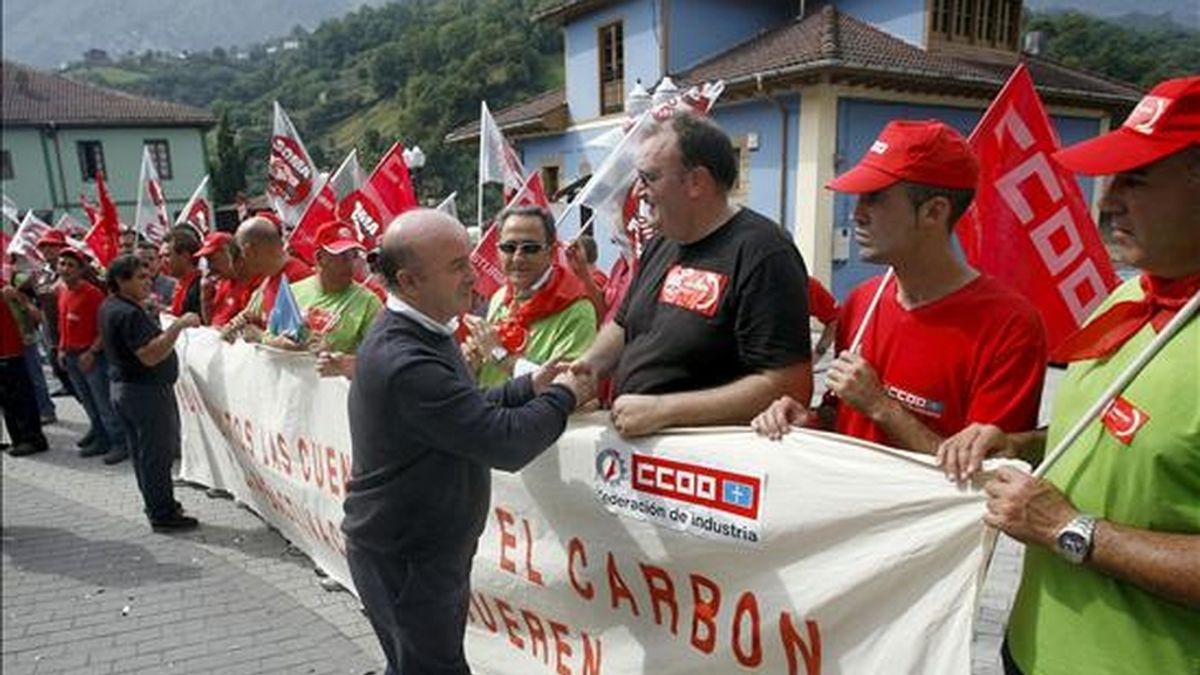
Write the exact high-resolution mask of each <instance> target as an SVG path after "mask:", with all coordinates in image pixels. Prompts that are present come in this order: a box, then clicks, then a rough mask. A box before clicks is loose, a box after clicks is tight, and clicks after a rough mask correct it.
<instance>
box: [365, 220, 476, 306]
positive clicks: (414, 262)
mask: <svg viewBox="0 0 1200 675" xmlns="http://www.w3.org/2000/svg"><path fill="white" fill-rule="evenodd" d="M460 241H466V242H468V245H469V242H470V239H469V237H468V236H467V229H466V228H465V227H463V225H462V223H460V222H458V221H457V220H455V219H454V217H453V216H450V215H449V214H447V213H445V212H442V211H438V210H436V209H413V210H411V211H405V212H404V213H402V214H400V215H399V216H396V219H395V220H393V221H392V222H391V224H390V225H388V227H387V229H386V230H385V231H384V233H383V244H382V246H381V250H380V253H381V255H380V269H381V271H382V273H383V277H384V280H385V283H386V284H387V286H388V288H389V289H391V290H396V289H395V288H394V286H393V284H395V283H396V272H398V271H400V270H406V271H409V272H420V270H421V267H422V266H423V265H425V264H427V263H428V261H429V259H430V257H431V254H433V253H436V252H437V251H439V250H446V249H447V248H448V247H452V246H454V245H456V244H457V243H458V242H460Z"/></svg>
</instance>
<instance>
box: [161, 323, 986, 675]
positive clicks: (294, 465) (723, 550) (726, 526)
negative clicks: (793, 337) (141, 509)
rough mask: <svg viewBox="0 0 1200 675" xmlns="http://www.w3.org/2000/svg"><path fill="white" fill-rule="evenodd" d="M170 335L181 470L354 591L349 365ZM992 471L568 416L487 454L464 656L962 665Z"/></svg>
mask: <svg viewBox="0 0 1200 675" xmlns="http://www.w3.org/2000/svg"><path fill="white" fill-rule="evenodd" d="M176 349H177V353H178V355H179V365H180V375H179V380H178V383H177V384H176V392H177V393H178V400H179V408H180V416H181V418H182V427H183V433H182V439H183V455H182V462H181V467H180V477H181V478H184V479H186V480H190V481H193V482H197V483H200V484H203V485H206V486H210V487H216V488H221V489H225V490H228V491H230V492H231V493H233V495H234V496H235V497H236V498H237V499H238V500H239V501H240V502H242V503H244V504H246V505H247V506H248V507H249V508H252V509H254V510H255V511H256V512H257V513H258V514H259V515H261V516H262V518H263V519H264V520H265V521H266V522H268V523H270V524H271V525H272V526H273V527H276V528H278V529H279V531H280V532H281V533H282V534H283V535H284V536H285V537H287V538H288V540H289V541H291V542H293V543H294V544H295V545H296V546H297V547H298V548H300V549H301V550H303V551H304V552H305V553H307V554H308V555H309V556H310V557H311V558H312V559H313V561H314V562H316V564H317V565H318V566H320V567H321V568H322V569H324V570H325V572H327V573H328V574H329V576H330V577H332V578H333V579H335V580H337V581H338V582H339V583H342V584H343V585H345V586H346V588H348V589H350V590H353V588H354V587H353V581H352V580H351V578H350V574H349V569H348V566H347V564H346V559H345V541H344V539H343V536H342V532H341V529H340V527H339V526H340V524H341V521H342V514H343V510H342V503H343V499H344V497H345V491H346V484H347V481H348V480H349V478H350V473H351V469H350V466H351V456H352V453H351V443H350V429H349V422H348V419H347V409H346V396H347V392H348V385H347V384H346V382H345V380H343V379H340V378H322V377H320V375H319V374H318V373H317V372H316V369H314V368H313V367H312V361H311V360H307V361H306V360H305V359H304V358H303V357H301V356H298V355H288V356H286V357H282V356H281V355H280V354H279V353H277V352H272V351H270V349H269V348H266V347H262V346H260V345H254V344H250V343H247V342H241V341H239V342H237V343H235V344H228V343H226V342H224V341H222V340H221V339H220V336H219V335H218V334H217V332H216V331H212V330H208V329H189V330H186V331H184V332H183V335H182V337H181V339H180V340H179V342H178V343H177V347H176ZM996 466H997V464H996V463H995V462H991V461H989V462H988V463H987V464H986V465H985V467H984V468H985V473H986V472H988V471H991V470H994V469H995V467H996ZM987 478H988V476H987V475H983V476H980V477H979V478H978V480H976V481H974V482H973V483H971V484H967V485H958V484H955V483H951V482H948V481H946V479H945V476H944V475H943V473H942V471H941V469H939V468H938V467H937V466H936V465H935V463H934V461H933V458H932V457H929V456H925V455H917V454H914V453H908V452H902V451H899V450H892V449H888V448H884V447H882V446H877V445H873V444H870V443H865V442H861V441H857V440H855V439H851V438H847V437H845V436H837V435H835V434H825V433H818V432H811V431H806V430H795V431H793V432H792V433H791V434H789V435H787V436H785V437H784V439H783V440H781V441H769V440H767V439H765V438H760V437H758V436H755V435H754V434H753V433H751V432H750V431H749V430H747V429H744V428H743V429H730V428H724V429H704V430H698V429H693V430H685V431H682V432H680V433H667V434H659V435H654V436H649V437H644V438H638V439H636V440H634V441H627V440H625V439H622V438H620V437H619V436H617V435H616V434H615V433H614V432H613V431H612V428H611V427H610V426H609V424H608V422H607V418H606V416H604V415H600V414H596V415H590V416H573V417H572V418H571V421H570V424H569V426H568V427H567V429H566V431H565V432H564V433H563V435H562V436H561V437H560V438H559V440H558V441H557V443H556V445H555V446H554V447H551V448H550V449H548V450H547V451H546V452H545V453H543V454H542V455H541V456H540V457H539V458H538V459H536V460H535V461H534V462H532V463H531V464H529V465H528V466H526V467H525V468H524V469H522V470H521V472H520V473H517V474H513V473H507V472H500V471H496V472H493V475H492V490H491V502H490V504H489V508H488V514H487V524H486V529H485V530H484V532H483V535H482V537H481V538H480V540H479V547H478V552H477V553H476V554H475V559H474V565H473V569H472V578H471V593H470V601H469V606H468V615H467V622H468V631H467V645H466V647H467V654H468V655H469V658H470V662H471V669H472V671H473V672H477V673H481V674H488V675H495V674H511V675H528V674H529V673H555V672H572V673H596V674H599V673H604V674H605V675H631V674H645V675H685V674H686V675H726V674H728V673H760V674H762V675H775V674H777V673H778V674H785V675H818V674H819V673H826V674H829V673H852V674H858V673H872V674H873V673H921V674H925V673H932V674H939V675H940V674H942V673H954V674H959V673H968V672H970V670H971V634H972V631H971V626H972V620H973V617H974V615H975V609H976V602H977V595H978V590H979V587H980V585H981V581H982V574H983V569H984V564H983V563H984V560H985V559H986V556H987V553H988V548H989V546H990V545H991V541H992V535H989V533H988V531H987V529H986V528H985V527H984V524H983V522H982V518H983V514H984V512H985V510H986V506H985V502H986V495H985V494H984V493H983V491H982V490H981V489H980V488H981V486H982V485H983V484H984V482H985V481H986V480H987ZM601 666H603V667H601Z"/></svg>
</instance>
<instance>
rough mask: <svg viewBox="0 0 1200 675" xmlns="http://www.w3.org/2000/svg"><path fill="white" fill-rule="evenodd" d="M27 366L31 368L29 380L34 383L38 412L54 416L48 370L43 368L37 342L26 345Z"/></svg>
mask: <svg viewBox="0 0 1200 675" xmlns="http://www.w3.org/2000/svg"><path fill="white" fill-rule="evenodd" d="M25 366H26V368H27V369H28V370H29V381H30V382H32V383H33V396H34V400H36V401H37V407H38V414H40V415H41V416H42V417H54V416H55V413H56V411H55V408H54V401H51V400H50V388H49V387H47V386H46V371H45V370H44V369H42V353H41V352H40V351H38V346H37V345H36V344H32V345H25Z"/></svg>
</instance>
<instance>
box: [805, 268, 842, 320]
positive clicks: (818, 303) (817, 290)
mask: <svg viewBox="0 0 1200 675" xmlns="http://www.w3.org/2000/svg"><path fill="white" fill-rule="evenodd" d="M808 313H809V315H810V316H812V317H813V318H814V319H816V320H817V321H820V322H821V323H822V324H829V322H831V321H833V320H834V319H836V318H838V304H837V299H836V298H834V297H833V293H830V292H829V289H828V288H825V284H823V283H821V282H820V281H818V280H817V279H815V278H813V277H809V278H808Z"/></svg>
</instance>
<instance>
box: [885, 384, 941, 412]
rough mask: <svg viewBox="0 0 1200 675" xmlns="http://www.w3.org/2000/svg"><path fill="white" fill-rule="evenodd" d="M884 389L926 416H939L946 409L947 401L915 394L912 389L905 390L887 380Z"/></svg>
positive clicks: (907, 406)
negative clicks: (888, 382)
mask: <svg viewBox="0 0 1200 675" xmlns="http://www.w3.org/2000/svg"><path fill="white" fill-rule="evenodd" d="M883 390H884V391H885V392H887V395H888V396H890V397H891V398H893V399H895V400H896V401H898V402H899V403H900V405H902V406H904V407H905V408H908V409H909V410H911V411H913V412H915V413H918V414H921V415H925V416H926V417H934V418H938V417H941V416H942V413H944V412H945V411H946V404H945V403H943V402H941V401H937V400H934V399H932V398H928V397H925V396H921V395H920V394H914V393H913V392H911V391H905V390H904V389H901V388H900V387H897V386H895V385H891V384H887V383H886V382H885V383H884V385H883Z"/></svg>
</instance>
